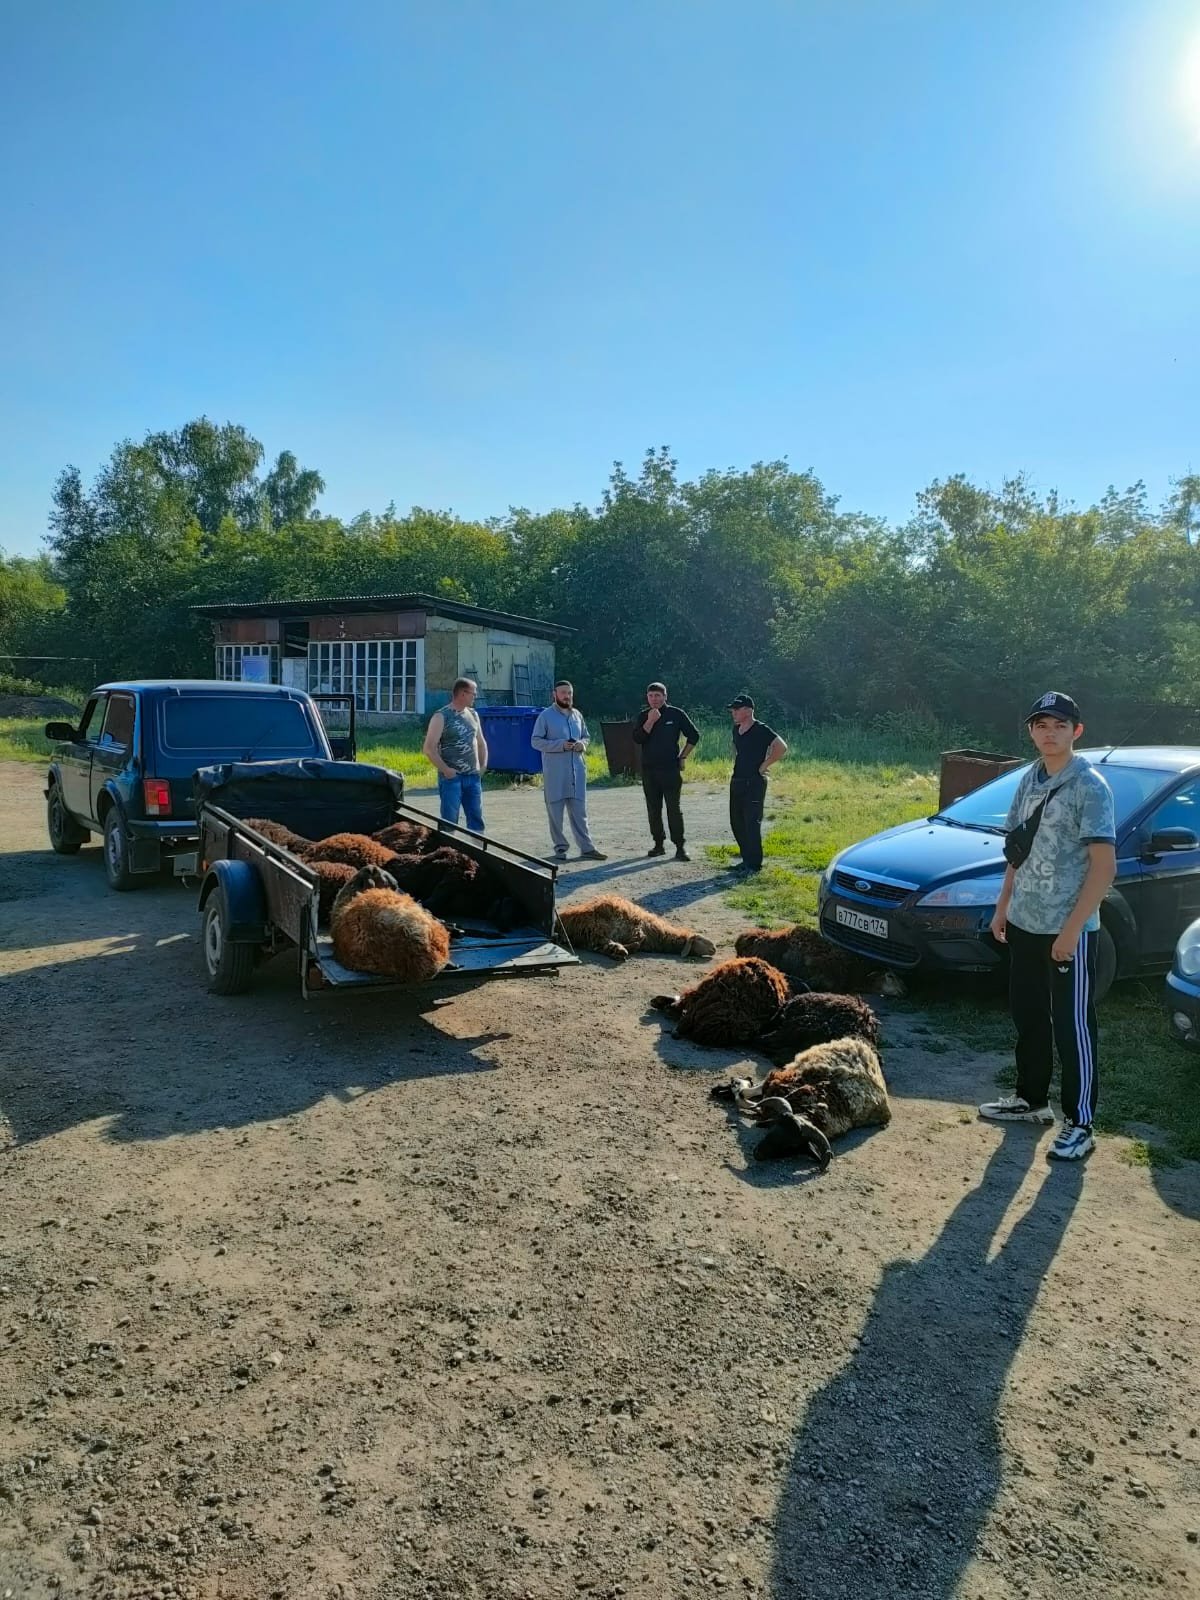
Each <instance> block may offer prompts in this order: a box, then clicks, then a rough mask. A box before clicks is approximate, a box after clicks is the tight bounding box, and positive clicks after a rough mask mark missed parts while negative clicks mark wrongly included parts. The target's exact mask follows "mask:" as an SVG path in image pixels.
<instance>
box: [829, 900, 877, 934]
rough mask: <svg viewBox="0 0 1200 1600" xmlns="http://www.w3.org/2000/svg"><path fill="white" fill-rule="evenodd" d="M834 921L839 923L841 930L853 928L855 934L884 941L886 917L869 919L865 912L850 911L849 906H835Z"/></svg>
mask: <svg viewBox="0 0 1200 1600" xmlns="http://www.w3.org/2000/svg"><path fill="white" fill-rule="evenodd" d="M833 915H834V920H835V922H840V923H841V925H842V927H843V928H853V929H854V930H855V932H857V933H871V934H874V936H875V938H877V939H886V938H887V936H888V925H887V918H886V917H869V916H867V914H866V912H865V911H851V909H850V907H849V906H835V907H834V913H833Z"/></svg>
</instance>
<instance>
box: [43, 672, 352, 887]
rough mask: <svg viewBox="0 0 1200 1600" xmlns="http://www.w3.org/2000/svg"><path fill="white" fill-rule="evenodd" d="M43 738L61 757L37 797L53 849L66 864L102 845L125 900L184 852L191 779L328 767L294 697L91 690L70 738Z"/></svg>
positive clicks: (182, 684) (262, 687) (191, 811)
mask: <svg viewBox="0 0 1200 1600" xmlns="http://www.w3.org/2000/svg"><path fill="white" fill-rule="evenodd" d="M46 737H47V738H48V739H51V740H54V741H57V742H59V743H60V744H61V746H62V748H61V749H59V750H58V751H56V752H55V755H54V758H53V760H52V761H51V763H50V771H49V775H48V781H47V785H46V825H47V828H48V830H49V834H50V844H51V847H52V848H53V849H55V850H57V851H58V853H59V854H60V855H74V854H75V852H76V851H77V850H78V849H79V847H80V846H81V845H82V844H84V843H85V842H86V840H87V838H88V835H89V834H90V833H99V834H102V835H103V837H104V871H105V875H106V876H107V878H108V881H109V883H110V885H111V886H112V887H113V888H114V889H132V888H134V887H135V886H136V885H137V884H138V883H139V882H145V881H146V880H147V878H149V877H150V876H152V875H153V874H154V873H156V872H158V871H159V870H160V869H161V867H162V865H163V862H164V859H167V858H170V857H172V856H174V855H177V854H182V853H185V852H186V851H187V850H189V849H190V848H194V846H195V843H196V838H197V828H196V804H195V800H194V799H193V796H192V774H193V773H194V772H195V771H196V769H197V768H198V767H207V766H213V765H215V764H217V763H220V762H223V761H255V760H259V761H279V760H283V759H285V758H289V757H299V758H302V757H309V756H316V757H320V758H322V759H325V760H329V759H331V758H332V755H333V752H332V751H331V749H330V743H329V739H328V737H327V736H326V733H325V729H324V726H323V724H322V722H321V718H320V715H319V713H318V711H317V707H316V705H315V704H314V703H313V701H312V699H311V698H310V697H309V696H308V695H307V694H304V693H303V692H302V691H301V690H299V689H287V688H281V687H279V686H278V685H273V684H257V683H219V682H215V681H213V682H209V681H207V680H204V679H195V680H190V679H174V680H172V679H165V680H162V681H146V682H140V681H139V682H133V683H104V684H101V685H100V687H99V688H98V689H96V690H95V691H94V692H93V693H92V694H91V695H90V696H89V697H88V701H87V704H86V705H85V706H84V708H83V715H82V716H81V717H80V719H79V726H78V727H77V728H75V727H72V726H71V724H70V723H69V722H48V723H47V724H46Z"/></svg>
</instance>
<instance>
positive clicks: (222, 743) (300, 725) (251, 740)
mask: <svg viewBox="0 0 1200 1600" xmlns="http://www.w3.org/2000/svg"><path fill="white" fill-rule="evenodd" d="M162 730H163V746H164V748H165V749H168V750H195V751H201V752H203V753H204V754H205V755H221V756H231V757H236V758H238V759H239V760H246V759H248V758H249V757H251V756H267V755H280V754H283V755H311V754H312V753H313V752H314V751H315V750H316V748H317V743H316V739H315V738H314V736H313V732H312V729H311V728H310V727H309V723H308V718H307V717H306V716H305V714H304V707H303V706H302V705H301V704H300V702H299V701H298V700H276V699H269V698H267V697H266V696H264V697H263V698H262V699H261V700H260V699H258V698H257V697H254V696H250V697H247V696H244V695H240V694H239V695H219V694H211V695H209V694H189V695H180V696H178V697H172V698H171V699H169V700H164V701H163V716H162Z"/></svg>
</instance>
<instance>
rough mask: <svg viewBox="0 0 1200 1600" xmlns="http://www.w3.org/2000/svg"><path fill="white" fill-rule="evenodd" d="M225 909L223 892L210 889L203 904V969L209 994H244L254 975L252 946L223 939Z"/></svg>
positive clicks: (222, 890) (225, 921)
mask: <svg viewBox="0 0 1200 1600" xmlns="http://www.w3.org/2000/svg"><path fill="white" fill-rule="evenodd" d="M228 929H229V907H228V905H227V903H226V900H225V891H224V889H214V890H213V892H212V894H211V895H210V896H209V898H208V899H207V900H206V901H205V904H204V939H203V943H204V969H205V971H206V972H207V973H208V987H209V990H210V992H211V993H212V994H244V993H245V992H246V990H247V989H248V988H249V987H250V980H251V978H252V977H253V976H254V946H253V945H252V944H234V943H233V942H232V940H230V939H229V938H228V937H227V934H228Z"/></svg>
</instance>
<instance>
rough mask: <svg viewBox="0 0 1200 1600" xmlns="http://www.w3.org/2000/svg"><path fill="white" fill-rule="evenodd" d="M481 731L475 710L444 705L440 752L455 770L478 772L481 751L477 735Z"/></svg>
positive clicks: (443, 758)
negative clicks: (476, 740) (478, 747)
mask: <svg viewBox="0 0 1200 1600" xmlns="http://www.w3.org/2000/svg"><path fill="white" fill-rule="evenodd" d="M478 732H479V718H478V717H477V716H476V715H475V713H474V712H473V711H456V710H455V709H454V707H453V706H443V707H442V737H441V738H440V739H439V740H438V754H439V755H440V756H441V758H442V760H443V761H444V762H445V763H446V765H447V766H448V767H453V768H454V770H455V772H478V771H479V753H478V751H477V750H476V747H475V736H476V735H477V734H478Z"/></svg>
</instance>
